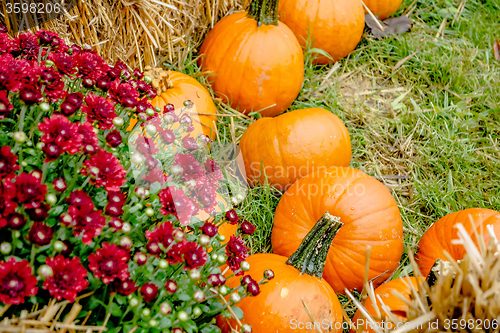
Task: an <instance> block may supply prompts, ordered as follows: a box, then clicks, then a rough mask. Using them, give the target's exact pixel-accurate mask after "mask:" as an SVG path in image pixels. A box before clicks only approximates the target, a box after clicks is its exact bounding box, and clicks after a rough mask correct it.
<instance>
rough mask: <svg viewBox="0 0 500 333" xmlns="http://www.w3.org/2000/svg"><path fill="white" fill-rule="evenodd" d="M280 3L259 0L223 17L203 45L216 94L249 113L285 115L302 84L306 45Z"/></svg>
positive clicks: (204, 61)
mask: <svg viewBox="0 0 500 333" xmlns="http://www.w3.org/2000/svg"><path fill="white" fill-rule="evenodd" d="M277 3H278V0H253V1H252V3H251V4H250V9H249V11H248V13H246V12H239V13H235V14H232V15H229V16H227V17H225V18H223V19H222V20H220V21H219V22H217V24H216V25H215V26H214V28H213V29H212V30H211V31H210V33H209V34H208V35H207V37H206V39H205V41H204V42H203V45H202V46H201V49H200V55H201V56H202V57H201V58H200V59H199V65H200V66H201V68H202V69H203V70H204V71H206V72H209V73H210V76H209V80H211V84H212V88H213V90H214V92H215V94H216V95H217V96H219V97H220V98H222V99H224V100H225V101H226V102H227V103H229V104H230V105H231V106H232V107H233V108H237V109H239V111H241V112H244V113H246V114H248V113H250V112H252V111H254V112H257V111H259V112H260V114H261V115H262V116H267V117H272V116H275V115H277V114H280V113H282V112H283V111H285V110H286V109H287V108H288V107H289V106H290V105H291V104H292V103H293V101H294V100H295V98H296V97H297V95H298V94H299V92H300V90H301V89H302V83H303V80H304V59H303V54H302V49H301V47H300V45H299V42H298V41H297V38H295V36H294V35H293V33H292V31H290V29H289V28H288V27H287V26H286V25H285V24H283V23H282V22H279V21H278V13H277V10H276V7H277Z"/></svg>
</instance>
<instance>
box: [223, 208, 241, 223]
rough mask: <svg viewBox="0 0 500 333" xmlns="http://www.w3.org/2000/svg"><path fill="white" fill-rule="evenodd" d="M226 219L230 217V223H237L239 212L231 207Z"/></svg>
mask: <svg viewBox="0 0 500 333" xmlns="http://www.w3.org/2000/svg"><path fill="white" fill-rule="evenodd" d="M226 219H228V221H229V223H230V224H236V223H238V221H239V219H240V218H239V217H238V213H236V211H235V210H234V209H231V210H228V211H227V212H226Z"/></svg>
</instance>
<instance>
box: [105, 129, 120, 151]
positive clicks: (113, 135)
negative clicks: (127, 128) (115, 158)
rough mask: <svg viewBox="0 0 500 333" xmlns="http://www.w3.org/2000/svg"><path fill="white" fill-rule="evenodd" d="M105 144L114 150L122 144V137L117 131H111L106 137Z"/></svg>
mask: <svg viewBox="0 0 500 333" xmlns="http://www.w3.org/2000/svg"><path fill="white" fill-rule="evenodd" d="M106 143H107V144H108V145H110V146H111V147H113V148H116V147H118V146H119V145H120V144H121V143H122V135H121V134H120V132H119V131H117V130H113V131H111V132H109V133H108V134H107V135H106Z"/></svg>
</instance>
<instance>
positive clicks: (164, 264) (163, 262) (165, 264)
mask: <svg viewBox="0 0 500 333" xmlns="http://www.w3.org/2000/svg"><path fill="white" fill-rule="evenodd" d="M158 266H159V267H160V268H161V269H166V268H167V267H168V261H166V260H165V259H160V261H159V262H158Z"/></svg>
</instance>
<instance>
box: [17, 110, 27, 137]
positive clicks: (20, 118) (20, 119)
mask: <svg viewBox="0 0 500 333" xmlns="http://www.w3.org/2000/svg"><path fill="white" fill-rule="evenodd" d="M27 108H28V107H27V106H26V105H25V104H23V106H22V107H21V113H20V114H19V127H18V129H19V132H22V131H23V128H24V117H25V116H26V109H27Z"/></svg>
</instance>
